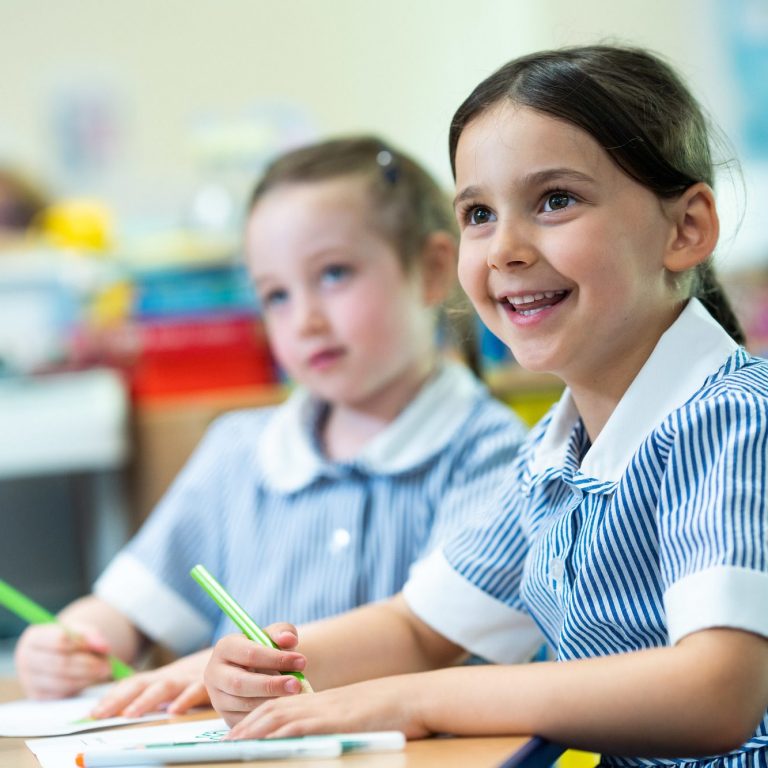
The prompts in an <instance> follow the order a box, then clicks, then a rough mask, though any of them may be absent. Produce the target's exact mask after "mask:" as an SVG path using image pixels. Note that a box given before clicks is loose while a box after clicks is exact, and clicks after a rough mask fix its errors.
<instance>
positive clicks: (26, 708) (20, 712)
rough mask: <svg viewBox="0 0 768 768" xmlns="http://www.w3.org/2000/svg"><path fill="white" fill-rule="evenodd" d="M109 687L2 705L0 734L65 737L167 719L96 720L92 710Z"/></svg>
mask: <svg viewBox="0 0 768 768" xmlns="http://www.w3.org/2000/svg"><path fill="white" fill-rule="evenodd" d="M108 687H109V686H94V687H93V688H88V689H87V690H85V691H84V692H83V693H82V694H81V695H80V696H76V697H74V698H71V699H59V700H56V701H32V700H30V699H20V700H18V701H11V702H8V703H7V704H0V736H17V737H18V736H22V737H27V736H62V735H64V734H69V733H79V732H81V731H93V730H96V729H98V728H112V727H114V726H117V725H128V724H130V723H141V722H151V721H152V720H166V719H167V717H168V715H166V714H165V713H163V712H155V713H153V714H151V715H145V716H144V717H138V718H137V717H110V718H106V719H104V720H92V719H90V717H89V713H90V712H91V710H92V709H93V708H94V706H96V702H98V701H99V699H101V697H102V696H103V695H104V693H105V691H106V690H107V688H108Z"/></svg>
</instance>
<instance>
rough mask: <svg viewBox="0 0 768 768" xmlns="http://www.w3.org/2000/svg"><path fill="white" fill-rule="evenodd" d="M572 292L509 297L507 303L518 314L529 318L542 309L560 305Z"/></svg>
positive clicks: (543, 292) (544, 292)
mask: <svg viewBox="0 0 768 768" xmlns="http://www.w3.org/2000/svg"><path fill="white" fill-rule="evenodd" d="M569 293H570V291H540V292H536V293H527V294H523V295H520V296H507V298H506V299H505V301H506V302H507V303H508V304H509V306H510V307H511V308H512V309H513V310H514V311H515V312H517V313H518V314H520V315H523V316H527V315H535V314H536V313H537V312H540V311H541V310H542V309H546V308H548V307H554V306H555V304H559V303H560V302H561V301H562V300H563V299H564V298H565V297H566V296H568V294H569Z"/></svg>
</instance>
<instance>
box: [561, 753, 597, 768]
mask: <svg viewBox="0 0 768 768" xmlns="http://www.w3.org/2000/svg"><path fill="white" fill-rule="evenodd" d="M599 763H600V755H597V754H595V753H594V752H581V751H580V750H578V749H569V750H567V751H566V752H563V754H562V755H560V758H559V759H558V761H557V762H556V763H555V766H556V768H595V766H596V765H598V764H599Z"/></svg>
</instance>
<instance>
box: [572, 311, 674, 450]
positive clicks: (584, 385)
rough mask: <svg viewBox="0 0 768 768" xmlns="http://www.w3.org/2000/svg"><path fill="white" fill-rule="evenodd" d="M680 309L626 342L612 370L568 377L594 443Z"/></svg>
mask: <svg viewBox="0 0 768 768" xmlns="http://www.w3.org/2000/svg"><path fill="white" fill-rule="evenodd" d="M679 313H680V311H679V309H677V310H676V311H675V314H674V315H673V316H672V317H671V318H664V317H659V320H658V322H657V324H656V328H655V329H654V330H653V331H651V332H649V333H647V334H645V336H644V337H643V338H638V339H637V340H636V341H634V343H633V344H632V345H624V347H623V348H622V352H621V354H618V355H616V358H615V360H614V362H613V364H612V365H611V367H610V370H607V371H606V370H602V371H595V370H589V371H588V372H587V373H586V374H585V375H582V376H580V377H576V378H574V379H572V380H566V381H565V383H566V385H567V386H568V387H569V388H570V390H571V395H572V397H573V401H574V403H575V404H576V408H577V409H578V411H579V415H580V416H581V420H582V422H583V423H584V427H585V429H586V430H587V435H589V439H590V442H592V443H594V442H595V440H597V437H598V435H599V434H600V432H602V430H603V427H605V425H606V424H607V422H608V419H610V417H611V415H612V414H613V412H614V410H616V406H617V405H618V404H619V401H620V400H621V398H622V397H624V394H625V393H626V391H627V389H629V386H630V385H631V384H632V382H633V381H634V380H635V378H636V377H637V374H638V373H640V370H641V369H642V367H643V366H644V365H645V363H646V362H647V361H648V358H649V357H650V356H651V353H652V352H653V350H654V349H655V348H656V345H657V344H658V342H659V339H660V338H661V337H662V335H663V334H664V333H665V331H666V330H667V329H668V328H669V327H670V326H671V325H672V323H673V322H674V321H675V319H676V318H677V315H679Z"/></svg>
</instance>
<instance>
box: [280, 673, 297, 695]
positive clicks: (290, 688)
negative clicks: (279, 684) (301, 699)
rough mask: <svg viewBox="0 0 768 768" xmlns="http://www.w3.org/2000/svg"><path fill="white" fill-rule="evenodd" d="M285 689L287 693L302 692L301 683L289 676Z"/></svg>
mask: <svg viewBox="0 0 768 768" xmlns="http://www.w3.org/2000/svg"><path fill="white" fill-rule="evenodd" d="M283 689H284V690H285V692H286V693H299V692H300V691H301V683H300V682H299V681H298V680H297V679H296V678H295V677H292V676H291V675H288V677H287V678H286V681H285V684H284V686H283Z"/></svg>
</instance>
